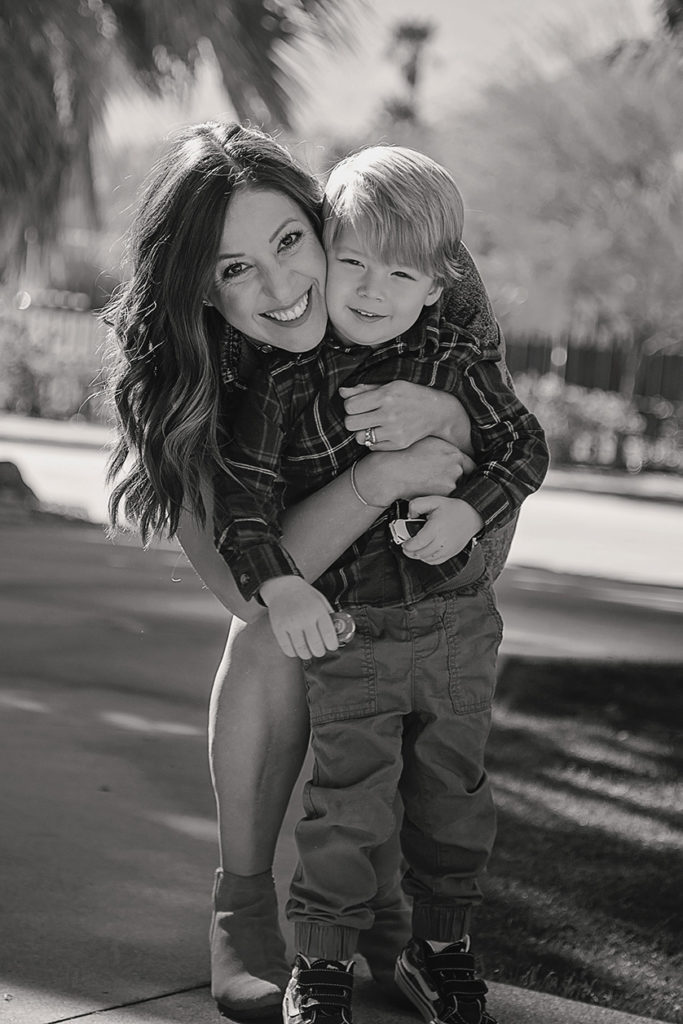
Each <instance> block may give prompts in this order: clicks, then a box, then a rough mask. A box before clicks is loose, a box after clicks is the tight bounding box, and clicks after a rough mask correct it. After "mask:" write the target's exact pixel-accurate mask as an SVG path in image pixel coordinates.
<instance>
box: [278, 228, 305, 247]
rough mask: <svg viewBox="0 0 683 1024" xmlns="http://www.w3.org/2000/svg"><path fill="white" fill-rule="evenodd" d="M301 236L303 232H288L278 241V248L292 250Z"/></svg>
mask: <svg viewBox="0 0 683 1024" xmlns="http://www.w3.org/2000/svg"><path fill="white" fill-rule="evenodd" d="M302 236H303V231H288V232H287V234H286V235H283V236H282V238H281V239H280V248H281V249H293V248H294V246H295V245H296V244H297V242H298V241H299V240H300V239H301V238H302Z"/></svg>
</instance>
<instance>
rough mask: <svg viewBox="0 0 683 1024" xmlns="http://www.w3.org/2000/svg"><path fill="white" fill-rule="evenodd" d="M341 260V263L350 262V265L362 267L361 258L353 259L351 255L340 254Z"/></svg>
mask: <svg viewBox="0 0 683 1024" xmlns="http://www.w3.org/2000/svg"><path fill="white" fill-rule="evenodd" d="M339 262H340V263H348V264H349V266H350V267H360V266H362V264H361V262H360V260H352V259H351V257H350V256H340V257H339Z"/></svg>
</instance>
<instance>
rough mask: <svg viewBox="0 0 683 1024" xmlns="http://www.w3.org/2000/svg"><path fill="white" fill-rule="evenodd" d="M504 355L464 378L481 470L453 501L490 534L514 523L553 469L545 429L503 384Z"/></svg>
mask: <svg viewBox="0 0 683 1024" xmlns="http://www.w3.org/2000/svg"><path fill="white" fill-rule="evenodd" d="M499 358H500V357H499V355H497V354H494V353H492V352H491V351H490V350H489V351H488V352H484V353H483V358H475V359H474V360H472V361H470V362H469V365H467V366H465V367H463V372H462V374H460V375H459V390H460V391H461V394H460V397H461V400H462V402H463V405H464V406H465V408H466V409H467V411H468V412H469V414H470V421H471V424H472V442H473V446H474V450H475V461H476V468H475V469H474V471H473V472H472V473H471V474H470V475H469V476H468V477H466V478H465V479H463V480H462V481H461V482H460V484H459V485H458V487H457V489H456V491H455V492H454V493H453V495H452V497H454V498H457V499H460V500H462V501H465V502H467V503H468V504H469V505H471V506H472V508H473V509H474V510H475V511H476V512H477V513H478V514H479V515H480V516H481V519H482V523H483V527H482V529H483V530H484V531H488V530H492V529H498V528H499V527H501V526H504V525H505V524H506V523H508V522H509V521H510V520H511V519H512V518H513V516H514V514H515V512H516V510H517V509H518V508H519V506H520V505H521V504H522V502H523V501H524V499H525V498H526V497H528V496H529V495H530V494H533V492H534V491H536V490H537V489H538V488H539V487H540V485H541V483H542V482H543V479H544V477H545V474H546V471H547V469H548V462H549V454H548V448H547V445H546V442H545V435H544V433H543V429H542V428H541V425H540V424H539V422H538V420H537V419H536V417H535V416H534V415H533V414H532V413H530V412H529V410H528V409H527V408H526V407H525V406H524V405H523V404H522V403H521V402H520V400H519V399H518V398H517V396H516V394H515V393H514V391H513V390H512V387H510V386H509V385H508V384H507V383H506V381H505V380H504V379H503V377H502V375H501V372H500V369H499V366H498V361H499Z"/></svg>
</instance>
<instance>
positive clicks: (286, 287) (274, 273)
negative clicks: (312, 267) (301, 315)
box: [261, 266, 292, 303]
mask: <svg viewBox="0 0 683 1024" xmlns="http://www.w3.org/2000/svg"><path fill="white" fill-rule="evenodd" d="M261 280H262V286H263V290H264V292H265V293H266V294H267V295H269V296H270V297H271V298H272V299H275V300H276V302H283V303H286V302H288V301H289V300H290V299H291V298H292V288H291V273H290V271H289V269H286V268H285V267H282V266H272V267H264V268H263V270H262V272H261Z"/></svg>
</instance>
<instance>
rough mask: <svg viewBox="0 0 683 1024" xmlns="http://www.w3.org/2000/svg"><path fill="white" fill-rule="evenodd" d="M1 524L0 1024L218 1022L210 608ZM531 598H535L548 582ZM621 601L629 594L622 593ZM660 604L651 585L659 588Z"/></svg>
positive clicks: (72, 434) (512, 1002) (369, 1012)
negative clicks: (66, 578) (212, 899)
mask: <svg viewBox="0 0 683 1024" xmlns="http://www.w3.org/2000/svg"><path fill="white" fill-rule="evenodd" d="M106 436H107V432H106V431H103V430H102V428H98V427H91V426H89V425H87V424H84V425H74V424H46V423H45V422H44V421H40V420H28V421H26V420H22V421H19V420H18V418H16V417H0V439H2V438H7V437H10V438H11V440H12V441H13V442H17V443H22V444H32V443H33V444H36V445H48V446H49V445H58V446H59V447H60V448H64V447H65V446H66V448H71V449H73V451H74V452H77V451H78V449H79V448H80V449H83V450H85V449H87V450H89V451H90V452H91V453H92V454H93V456H94V455H95V454H96V451H97V449H98V448H99V446H100V445H101V444H102V443H104V442H105V441H106ZM1 458H2V455H1V454H0V459H1ZM557 479H558V481H559V484H558V485H562V486H564V485H568V483H569V481H567V480H564V481H563V480H562V478H561V476H560V477H558V478H557ZM550 486H551V487H552V483H550ZM682 491H683V488H682ZM664 500H666V499H664ZM20 532H22V531H21V530H20V529H17V530H16V531H14V534H13V533H12V531H7V535H8V536H12V537H13V538H14V543H13V545H12V550H11V552H8V558H7V560H6V562H5V565H4V572H3V582H4V583H5V598H4V602H3V607H2V616H0V618H2V620H3V622H4V625H5V627H6V629H7V630H8V636H10V638H11V644H8V648H11V650H12V654H13V659H14V660H13V662H12V663H11V664H9V663H8V654H7V652H5V656H4V665H3V669H4V670H5V671H4V676H5V679H4V680H3V684H2V686H0V705H1V706H2V712H3V714H2V720H3V721H4V723H5V724H4V725H2V722H0V728H1V729H2V732H0V743H1V744H2V746H3V751H4V754H3V761H4V764H5V779H6V786H5V787H0V820H2V821H3V830H2V833H3V834H4V835H2V836H0V852H2V860H3V864H4V869H3V876H4V877H3V880H2V882H1V883H0V884H1V885H2V887H3V893H2V896H1V897H0V905H2V908H3V932H4V934H5V936H10V937H11V941H8V940H7V938H4V940H3V953H2V955H1V956H0V978H1V979H2V981H1V984H0V1024H56V1022H67V1021H76V1020H80V1021H85V1022H89V1021H91V1020H92V1021H93V1022H94V1021H97V1020H101V1021H102V1022H103V1024H186V1022H192V1024H210V1022H211V1024H218V1022H219V1017H218V1015H217V1013H216V1011H215V1007H214V1004H213V1002H212V1000H211V998H210V993H209V991H208V988H207V987H206V986H207V982H208V966H207V942H206V931H207V922H208V903H209V889H210V882H211V877H212V872H213V869H214V867H215V842H216V840H215V823H214V814H213V805H212V800H211V795H210V789H209V780H208V774H207V768H206V755H205V750H204V748H205V716H206V709H205V705H206V699H207V696H208V685H209V681H210V678H211V675H212V671H213V668H215V652H216V649H217V648H216V637H215V633H216V627H217V625H218V626H219V627H220V626H221V624H222V623H223V622H224V621H225V617H224V616H225V613H223V612H222V611H221V610H220V608H219V607H218V606H217V602H215V601H213V599H212V598H211V597H210V595H209V594H208V593H207V592H205V591H204V592H201V589H200V587H199V586H198V583H197V580H196V578H195V577H194V576H193V575H192V573H191V572H190V571H188V570H187V568H186V567H185V566H184V565H183V564H182V563H181V562H180V561H179V556H178V554H177V553H176V552H175V551H173V550H171V548H170V547H168V548H164V549H163V550H158V551H150V552H147V553H145V554H142V553H140V552H139V551H138V550H137V548H136V547H134V546H133V545H132V544H131V545H126V544H125V543H123V544H121V545H111V544H109V543H108V542H106V541H105V540H104V537H103V536H102V534H101V531H98V530H97V529H95V528H93V527H92V526H79V525H75V526H73V527H71V528H70V529H69V530H68V531H67V530H62V534H63V537H60V532H59V530H57V529H55V531H54V534H53V535H51V536H50V537H49V538H48V543H46V544H44V545H42V546H40V547H37V545H36V539H35V537H34V535H33V531H32V530H31V529H30V527H27V528H26V529H25V531H23V535H22V542H21V546H20V545H19V544H18V540H19V533H20ZM67 535H68V536H67ZM71 535H73V537H72V536H71ZM60 543H61V547H60ZM79 552H87V553H88V557H87V558H85V557H82V556H79ZM95 555H96V556H97V557H95ZM79 557H80V559H81V563H82V564H81V565H80V566H79V576H78V585H77V586H74V587H72V588H71V589H70V590H65V589H64V585H63V574H64V572H65V569H64V566H69V565H75V564H76V562H77V560H78V559H79ZM27 558H33V559H35V564H34V566H33V568H32V569H31V571H30V573H27V572H26V571H25V570H24V569H23V568H22V567H23V566H25V565H26V560H27ZM86 563H87V564H86ZM91 563H93V565H94V564H99V565H100V566H103V567H104V570H105V571H104V572H102V570H101V569H98V571H97V572H96V571H95V570H94V569H91V568H90V564H91ZM150 563H151V566H150ZM524 572H526V576H525V575H524ZM524 572H522V570H514V572H513V573H511V575H510V580H512V581H513V582H514V583H515V585H516V586H521V590H520V589H515V590H514V593H512V592H511V594H510V598H511V601H512V599H513V603H514V605H515V606H517V607H519V606H521V605H523V603H524V601H525V600H527V599H528V597H529V595H532V594H533V593H538V587H539V585H540V584H541V583H542V580H541V577H540V575H539V572H536V573H535V575H534V574H532V575H531V576H530V575H529V570H525V571H524ZM150 574H151V575H150ZM520 574H521V575H520ZM532 577H533V578H532ZM152 579H153V580H156V581H157V583H156V585H154V586H153V585H152V583H151V582H150V581H151V580H152ZM159 581H161V586H159V585H158V584H159ZM171 581H172V586H171V585H170V582H171ZM525 581H526V583H527V584H528V586H527V590H526V591H525V590H524V586H523V585H524V584H525ZM556 585H559V583H558V584H556ZM540 593H541V600H542V601H545V603H546V604H548V605H550V604H551V603H552V601H551V600H549V598H548V596H547V594H548V590H547V588H546V590H545V591H543V590H541V592H540ZM544 593H545V595H546V596H544ZM624 593H625V594H626V600H629V599H632V600H635V598H634V597H633V593H634V592H633V590H632V591H628V590H627V591H624ZM648 593H650V591H649V590H648ZM162 594H163V597H161V596H160V595H162ZM629 594H630V595H631V596H630V598H629ZM1 595H2V588H0V596H1ZM665 599H666V600H668V599H670V592H669V590H665V588H661V593H660V600H661V601H664V600H665ZM577 600H579V601H581V602H583V603H584V604H588V601H589V597H588V595H587V594H586V593H584V592H583V591H580V590H579V591H577ZM162 604H163V607H162ZM514 610H515V609H513V608H512V607H511V609H510V612H509V613H508V612H506V619H507V618H509V619H510V620H512V619H513V613H514ZM537 614H538V615H539V618H540V613H537V612H536V610H535V609H533V610H531V611H528V612H527V615H528V616H531V617H532V623H531V625H532V627H533V631H534V632H542V629H541V630H539V625H538V622H539V619H533V616H535V615H537ZM565 614H566V613H564V612H563V616H564V615H565ZM643 620H644V613H643V609H642V608H641V607H640V606H639V605H638V604H637V603H636V604H634V607H633V619H632V620H629V623H630V624H629V627H628V629H629V630H630V632H631V633H632V634H633V636H634V637H637V635H638V633H639V632H640V631H641V630H642V624H643ZM190 627H191V629H192V631H193V635H194V643H193V644H192V645H188V643H187V635H188V634H187V631H188V629H189V628H190ZM557 630H558V632H557V634H556V635H555V634H553V635H552V636H551V639H552V644H553V645H554V646H556V645H557V644H558V643H559V642H560V640H561V630H563V631H564V633H565V635H566V642H567V643H568V644H569V647H570V648H571V647H572V646H573V647H574V649H575V648H576V646H577V644H578V639H574V638H573V637H572V634H571V630H568V629H567V620H566V617H563V618H562V621H559V620H558V626H557ZM531 632H532V630H530V629H529V626H528V625H527V626H526V629H525V630H524V631H522V630H520V633H519V635H520V637H521V639H520V643H524V645H525V647H526V649H528V644H529V642H530V641H529V637H530V633H531ZM585 632H586V630H585V629H583V630H582V636H581V641H582V642H585V641H586V636H585ZM41 636H49V643H48V642H46V641H43V640H40V641H39V637H41ZM105 638H106V640H105ZM38 642H41V643H43V642H45V651H46V655H45V658H44V659H43V664H44V665H45V666H49V671H44V672H43V671H41V670H39V669H37V668H36V665H37V664H38V662H37V661H36V659H35V655H34V651H35V649H36V644H37V643H38ZM623 642H625V638H624V637H621V638H619V643H623ZM659 642H660V640H659V637H658V638H657V643H659ZM188 648H190V649H188ZM145 651H146V652H147V653H146V654H145ZM567 654H568V655H569V656H571V650H568V651H567ZM89 656H90V657H89ZM88 659H89V660H88ZM4 790H6V792H3V791H4ZM298 808H299V799H298V794H297V795H296V796H295V798H294V800H293V802H292V808H291V811H290V817H289V818H288V822H287V824H286V827H285V829H284V830H283V834H286V836H288V837H289V839H288V840H287V841H286V842H283V844H282V846H281V849H280V850H279V851H278V861H277V865H276V877H277V880H278V887H279V891H280V896H281V898H282V897H283V895H284V890H285V886H286V882H287V879H288V878H289V876H290V874H291V868H292V865H293V857H294V851H293V847H292V844H291V833H292V827H293V822H294V820H295V819H296V817H298ZM5 889H6V891H5ZM490 988H491V997H490V1006H491V1010H492V1012H493V1013H494V1015H495V1016H496V1017H497V1018H498V1020H499V1022H500V1024H638V1022H641V1024H644V1020H645V1019H644V1018H642V1017H635V1016H632V1015H629V1014H625V1013H621V1012H615V1011H610V1010H606V1009H603V1008H600V1007H596V1006H592V1005H590V1006H589V1005H585V1004H581V1003H575V1002H572V1001H568V1000H564V999H558V998H556V997H553V996H549V995H545V994H542V993H537V992H533V991H527V990H523V989H519V988H513V987H510V986H504V985H497V984H492V985H491V986H490ZM358 995H359V998H358V1012H357V1020H358V1021H359V1022H361V1024H390V1022H395V1024H410V1022H412V1024H417V1022H418V1017H417V1015H413V1014H410V1013H403V1012H401V1011H396V1010H395V1009H393V1008H388V1007H387V1006H386V1005H385V1004H384V1003H382V1002H381V1000H380V999H379V997H378V996H377V994H376V992H375V991H374V988H373V986H372V985H371V983H370V982H369V981H367V980H365V979H364V980H362V981H361V983H360V984H359V987H358ZM271 1024H275V1022H271Z"/></svg>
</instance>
